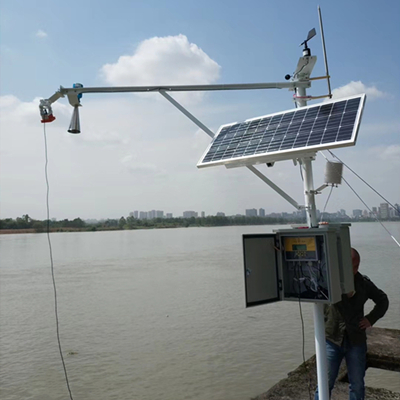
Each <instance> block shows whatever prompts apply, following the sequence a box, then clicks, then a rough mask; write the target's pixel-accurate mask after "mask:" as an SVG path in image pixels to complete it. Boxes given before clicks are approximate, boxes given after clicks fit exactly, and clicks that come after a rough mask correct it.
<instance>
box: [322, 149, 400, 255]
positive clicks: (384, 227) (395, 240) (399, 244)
mask: <svg viewBox="0 0 400 400" xmlns="http://www.w3.org/2000/svg"><path fill="white" fill-rule="evenodd" d="M328 151H329V153H331V155H332V156H333V157H336V156H335V155H334V154H333V153H332V152H331V151H330V150H328ZM321 154H322V156H323V157H324V158H325V160H327V161H329V160H328V158H327V157H326V155H325V154H324V153H322V152H321ZM336 158H337V159H338V160H339V161H340V162H343V161H342V160H340V159H339V158H338V157H336ZM343 164H344V163H343ZM344 165H346V164H344ZM346 167H347V168H349V167H348V166H347V165H346ZM349 169H350V168H349ZM350 171H352V172H353V173H354V174H355V175H356V176H357V177H358V178H360V179H361V180H362V181H363V182H365V181H364V180H363V179H362V178H361V177H360V176H359V175H357V174H356V173H355V172H354V171H353V170H352V169H350ZM342 179H343V180H344V181H345V183H346V185H347V186H348V187H349V188H350V189H351V190H352V191H353V193H354V194H355V195H356V196H357V197H358V198H359V199H360V201H361V202H362V203H363V204H364V206H365V207H367V209H368V211H369V212H370V213H371V215H373V216H374V217H375V219H376V220H377V221H378V222H379V223H380V224H381V225H382V228H383V229H384V230H385V231H386V232H387V233H388V234H389V236H390V237H391V238H392V239H393V241H394V242H395V243H396V244H397V246H399V247H400V243H399V242H398V241H397V239H396V238H395V237H394V236H393V235H392V234H391V233H390V232H389V230H388V229H387V228H386V226H385V225H383V224H382V222H381V220H380V219H379V218H378V216H377V215H376V214H375V213H373V212H372V210H371V209H370V208H369V207H368V205H367V204H366V203H365V201H364V200H363V199H362V198H361V197H360V196H359V194H358V193H357V192H356V191H355V190H354V189H353V188H352V187H351V185H350V184H349V183H348V182H347V181H346V179H344V178H343V175H342ZM365 183H366V182H365ZM367 185H368V184H367ZM368 186H369V187H371V186H370V185H368ZM371 189H372V187H371ZM373 190H374V191H375V192H376V190H375V189H373ZM376 193H378V192H376ZM378 194H379V193H378ZM381 197H382V196H381ZM382 198H383V197H382ZM383 199H384V198H383ZM385 200H386V199H385ZM389 204H390V203H389ZM392 207H393V206H392Z"/></svg>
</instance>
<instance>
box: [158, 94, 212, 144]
mask: <svg viewBox="0 0 400 400" xmlns="http://www.w3.org/2000/svg"><path fill="white" fill-rule="evenodd" d="M160 94H161V96H164V97H165V98H166V99H167V100H168V101H169V102H170V103H171V104H173V105H174V106H175V107H176V108H177V109H178V110H179V111H180V112H182V113H183V114H185V115H186V116H187V117H188V118H189V119H190V120H191V121H192V122H194V123H195V124H196V125H197V126H198V127H199V128H200V129H202V130H203V131H204V132H205V133H207V135H208V136H210V137H211V138H213V137H214V136H215V134H214V132H213V131H212V130H210V129H208V128H207V127H206V126H205V125H204V124H203V123H202V122H200V121H199V120H198V119H197V118H196V117H195V116H194V115H193V114H191V113H190V112H189V111H188V110H186V108H185V107H183V106H181V105H180V104H179V103H178V102H177V101H176V100H175V99H174V98H173V97H171V96H170V95H169V94H167V93H165V92H164V91H162V90H160Z"/></svg>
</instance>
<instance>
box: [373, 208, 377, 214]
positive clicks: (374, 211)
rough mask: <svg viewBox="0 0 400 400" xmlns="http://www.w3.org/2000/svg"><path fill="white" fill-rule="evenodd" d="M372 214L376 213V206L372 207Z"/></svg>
mask: <svg viewBox="0 0 400 400" xmlns="http://www.w3.org/2000/svg"><path fill="white" fill-rule="evenodd" d="M372 214H374V215H378V209H377V208H376V207H372Z"/></svg>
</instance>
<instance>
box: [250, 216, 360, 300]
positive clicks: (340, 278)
mask: <svg viewBox="0 0 400 400" xmlns="http://www.w3.org/2000/svg"><path fill="white" fill-rule="evenodd" d="M243 254H244V275H245V291H246V307H251V306H256V305H260V304H265V303H270V302H275V301H280V300H289V301H299V300H301V301H308V302H318V303H336V302H338V301H340V300H341V296H342V294H343V293H349V292H351V291H352V290H354V277H353V272H352V263H351V246H350V233H349V225H348V224H347V225H345V224H332V225H326V226H323V227H320V228H308V229H282V230H278V231H276V232H275V233H272V234H247V235H243Z"/></svg>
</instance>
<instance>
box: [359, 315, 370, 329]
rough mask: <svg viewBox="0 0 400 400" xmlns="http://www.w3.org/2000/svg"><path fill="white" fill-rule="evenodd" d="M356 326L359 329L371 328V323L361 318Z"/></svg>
mask: <svg viewBox="0 0 400 400" xmlns="http://www.w3.org/2000/svg"><path fill="white" fill-rule="evenodd" d="M358 326H359V327H360V329H367V328H370V327H371V323H370V322H369V321H368V319H367V318H365V317H364V318H363V319H362V320H361V321H360V323H359V324H358Z"/></svg>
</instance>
